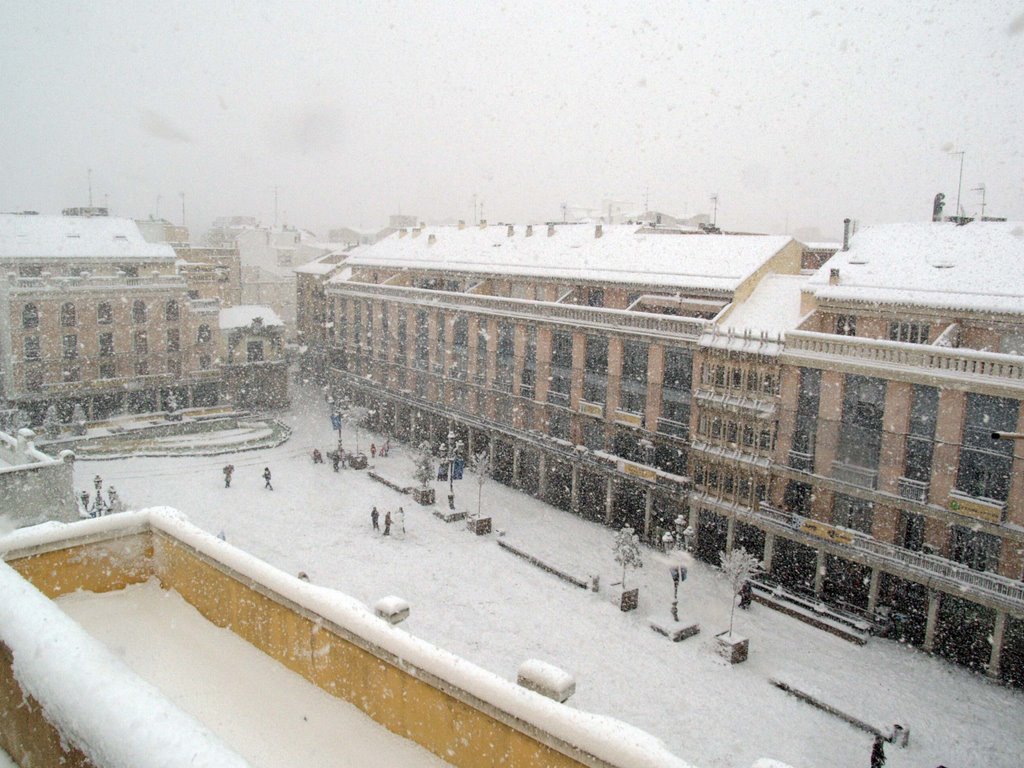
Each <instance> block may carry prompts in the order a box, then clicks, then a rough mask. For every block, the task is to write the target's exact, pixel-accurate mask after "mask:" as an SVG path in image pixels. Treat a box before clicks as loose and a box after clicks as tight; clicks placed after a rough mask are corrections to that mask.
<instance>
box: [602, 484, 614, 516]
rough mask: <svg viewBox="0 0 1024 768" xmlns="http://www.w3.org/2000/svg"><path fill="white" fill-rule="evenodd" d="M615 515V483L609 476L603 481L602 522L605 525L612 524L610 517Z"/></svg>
mask: <svg viewBox="0 0 1024 768" xmlns="http://www.w3.org/2000/svg"><path fill="white" fill-rule="evenodd" d="M614 516H615V484H614V481H613V480H612V479H611V478H610V477H609V478H608V479H607V480H606V481H605V488H604V523H605V525H611V524H612V518H613V517H614Z"/></svg>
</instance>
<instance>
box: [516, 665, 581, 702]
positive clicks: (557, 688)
mask: <svg viewBox="0 0 1024 768" xmlns="http://www.w3.org/2000/svg"><path fill="white" fill-rule="evenodd" d="M516 682H518V683H519V685H521V686H523V688H526V689H528V690H531V691H536V692H537V693H539V694H541V695H542V696H547V697H548V698H549V699H554V700H555V701H565V700H566V699H568V698H569V697H570V696H572V695H573V694H574V693H576V680H575V678H573V676H572V675H570V674H569V673H568V672H566V671H564V670H562V669H559V668H558V667H556V666H554V665H552V664H548V663H547V662H546V661H540V660H538V659H527V660H526V661H524V662H523V663H522V664H520V665H519V672H518V674H517V675H516Z"/></svg>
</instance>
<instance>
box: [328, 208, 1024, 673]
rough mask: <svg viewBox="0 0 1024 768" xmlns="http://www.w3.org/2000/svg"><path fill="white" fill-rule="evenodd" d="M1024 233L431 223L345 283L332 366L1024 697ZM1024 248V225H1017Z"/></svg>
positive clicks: (386, 420) (559, 500) (948, 228)
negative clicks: (819, 253)
mask: <svg viewBox="0 0 1024 768" xmlns="http://www.w3.org/2000/svg"><path fill="white" fill-rule="evenodd" d="M1019 232H1020V226H1019V225H1017V224H1013V223H1009V224H1004V223H995V222H984V223H981V222H978V223H973V224H968V225H966V226H963V227H957V226H955V225H954V224H953V223H937V224H932V223H925V224H908V225H901V226H891V227H878V228H872V229H866V230H864V231H862V232H860V233H858V234H857V235H856V237H854V238H853V239H852V241H851V239H850V238H849V236H848V237H847V239H846V242H845V243H844V248H843V249H842V250H840V251H839V252H838V253H837V254H836V255H835V256H833V257H832V258H831V259H830V260H829V261H828V262H826V263H825V264H824V266H822V267H820V268H819V269H818V270H817V271H816V272H814V273H813V274H810V275H809V274H808V273H807V271H806V270H804V271H803V273H801V260H802V259H806V250H807V249H806V248H805V247H803V246H802V245H801V244H799V243H796V242H795V241H792V240H789V239H787V238H772V237H763V236H746V237H744V236H730V235H713V234H688V233H685V230H674V231H672V232H669V231H666V230H664V229H662V230H659V229H657V228H652V227H650V226H636V225H632V226H630V225H614V226H604V227H602V226H600V225H597V226H593V225H558V226H556V225H549V226H547V227H536V228H534V227H529V226H528V227H516V226H511V225H501V226H486V225H484V226H481V227H463V226H460V227H459V228H455V227H448V228H442V227H439V228H431V227H427V228H413V229H406V230H402V231H399V232H397V233H396V234H394V235H392V236H390V237H388V238H386V239H385V240H383V241H381V242H380V243H378V244H376V245H374V246H372V247H369V248H367V249H365V250H363V251H361V252H360V253H359V254H358V255H355V256H353V257H352V258H351V259H350V260H349V261H348V262H347V263H346V268H345V270H344V273H341V274H335V275H334V276H333V277H331V278H330V279H329V280H327V281H326V284H325V293H326V298H327V307H326V310H325V312H326V319H325V321H324V322H323V323H322V325H323V330H322V332H323V333H324V334H325V336H326V339H327V343H328V344H329V345H330V347H331V355H330V365H331V376H332V379H333V381H334V383H335V385H336V387H337V388H338V389H339V390H343V391H344V392H345V393H347V394H348V395H349V396H351V397H353V398H355V399H356V400H357V401H363V402H366V403H368V404H372V405H373V411H374V413H375V415H376V419H377V420H378V426H379V427H380V428H382V429H385V430H388V431H389V432H392V433H394V434H396V435H398V436H400V437H401V438H403V439H407V440H416V441H418V440H421V439H428V440H430V441H431V442H432V444H433V445H434V446H435V448H437V449H438V450H444V449H445V448H446V446H445V443H446V436H447V434H448V431H449V429H452V430H454V432H455V434H456V436H457V439H458V440H459V441H460V442H461V444H462V450H463V452H464V453H476V452H479V451H480V450H488V451H489V452H490V454H491V457H492V467H493V472H494V475H495V477H496V478H497V479H499V480H500V481H502V482H506V483H509V484H511V485H513V486H516V487H519V488H522V489H524V490H526V491H528V492H530V493H533V494H535V495H537V496H539V497H541V498H544V499H546V500H547V501H549V502H550V503H552V504H554V505H556V506H559V507H561V508H563V509H567V510H571V511H573V512H575V513H577V514H580V515H583V516H585V517H587V518H590V519H593V520H597V521H601V522H603V523H606V524H608V525H612V526H616V527H617V526H621V525H624V524H629V525H632V526H633V527H634V528H636V529H637V530H638V531H639V532H641V534H642V535H643V536H644V537H645V539H646V540H647V541H648V542H650V543H652V544H656V543H657V542H659V541H660V540H661V537H662V535H663V534H664V533H665V532H667V531H676V530H679V529H681V528H683V527H686V528H688V535H689V536H690V537H691V542H690V543H691V545H692V547H693V549H694V551H695V553H696V554H697V556H698V557H701V558H702V559H704V560H707V561H709V562H711V563H717V562H718V557H719V553H720V552H723V551H729V550H731V549H732V548H734V547H736V546H743V547H744V548H745V549H747V550H748V551H750V552H753V553H754V554H756V555H757V556H758V557H759V558H761V559H762V560H763V562H764V564H765V575H764V581H765V583H766V584H767V585H769V586H770V585H776V586H778V587H779V588H782V589H786V590H789V591H790V592H792V593H793V594H795V595H801V596H803V597H806V598H807V599H808V600H810V601H812V602H814V603H815V604H818V605H823V606H827V607H828V608H829V609H830V610H834V611H836V612H837V613H839V612H842V613H849V614H852V615H854V616H856V617H860V618H862V619H864V620H866V621H869V622H873V623H874V624H875V626H876V627H877V628H879V630H880V631H881V630H882V629H883V628H884V629H888V630H889V631H891V632H892V633H894V634H895V635H896V636H898V637H900V638H902V639H904V640H905V641H907V642H909V643H911V644H914V645H917V646H920V647H922V648H924V649H925V650H928V651H933V652H936V653H939V654H941V655H943V656H946V657H948V658H950V659H952V660H954V661H957V662H959V663H963V664H966V665H968V666H972V667H975V668H978V669H983V670H985V671H986V672H987V673H988V674H989V675H990V676H992V677H995V678H1000V679H1003V680H1005V681H1008V682H1011V683H1015V684H1020V683H1021V682H1024V584H1022V583H1021V578H1022V575H1024V574H1022V562H1024V558H1022V549H1024V535H1022V534H1021V531H1022V530H1024V504H1022V494H1024V484H1022V483H1024V481H1022V475H1021V470H1022V469H1024V465H1022V464H1021V462H1022V461H1024V449H1022V448H1021V447H1019V443H1015V442H1013V441H1000V442H995V441H993V440H992V439H991V437H990V433H991V432H992V431H993V430H1001V431H1007V432H1021V431H1024V415H1022V413H1021V410H1022V409H1021V408H1020V400H1021V399H1022V396H1024V383H1022V378H1024V373H1022V365H1024V359H1022V357H1021V354H1022V353H1024V344H1022V341H1024V336H1022V330H1024V291H1021V290H1020V289H1019V288H1017V287H1016V286H1019V285H1022V284H1024V280H1022V279H1021V278H1024V275H1021V274H1020V271H1021V265H1022V264H1024V258H1022V257H1024V253H1022V239H1021V238H1020V237H1019ZM1015 233H1018V234H1015Z"/></svg>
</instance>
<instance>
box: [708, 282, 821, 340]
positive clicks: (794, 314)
mask: <svg viewBox="0 0 1024 768" xmlns="http://www.w3.org/2000/svg"><path fill="white" fill-rule="evenodd" d="M808 279H809V278H808V277H807V276H806V275H767V276H765V277H764V278H763V279H762V280H761V282H760V283H758V284H757V287H756V288H755V289H754V292H753V293H751V294H750V296H749V297H747V299H746V301H743V302H740V303H739V304H735V305H734V306H733V308H732V309H731V310H730V311H729V313H728V314H727V315H726V316H725V317H724V318H723V319H721V320H719V321H718V325H719V326H720V327H722V328H734V329H736V330H737V331H744V330H751V331H758V332H760V331H768V332H769V333H774V334H778V333H785V332H786V331H788V330H792V329H793V328H796V327H797V325H799V323H800V319H801V315H800V289H801V288H802V287H803V286H804V284H806V282H807V280H808Z"/></svg>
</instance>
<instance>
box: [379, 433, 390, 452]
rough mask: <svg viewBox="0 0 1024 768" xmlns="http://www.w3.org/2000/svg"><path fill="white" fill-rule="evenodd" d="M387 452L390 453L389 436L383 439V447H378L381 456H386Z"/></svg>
mask: <svg viewBox="0 0 1024 768" xmlns="http://www.w3.org/2000/svg"><path fill="white" fill-rule="evenodd" d="M389 453H391V438H390V437H389V438H388V439H387V440H385V441H384V447H383V448H381V449H380V455H381V456H387V455H388V454H389Z"/></svg>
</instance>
